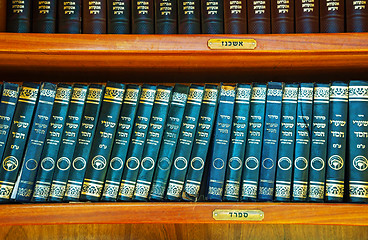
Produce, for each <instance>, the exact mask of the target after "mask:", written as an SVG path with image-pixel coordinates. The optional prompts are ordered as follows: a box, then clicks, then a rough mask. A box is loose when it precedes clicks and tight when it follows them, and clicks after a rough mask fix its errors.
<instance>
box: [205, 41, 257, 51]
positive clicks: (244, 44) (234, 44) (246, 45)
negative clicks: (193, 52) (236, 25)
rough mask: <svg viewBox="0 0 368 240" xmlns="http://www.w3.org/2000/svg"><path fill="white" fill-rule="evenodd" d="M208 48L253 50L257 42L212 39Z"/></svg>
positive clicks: (208, 43)
mask: <svg viewBox="0 0 368 240" xmlns="http://www.w3.org/2000/svg"><path fill="white" fill-rule="evenodd" d="M207 46H208V47H209V48H210V49H212V50H215V49H216V50H253V49H255V48H256V47H257V42H256V40H254V39H210V40H208V42H207Z"/></svg>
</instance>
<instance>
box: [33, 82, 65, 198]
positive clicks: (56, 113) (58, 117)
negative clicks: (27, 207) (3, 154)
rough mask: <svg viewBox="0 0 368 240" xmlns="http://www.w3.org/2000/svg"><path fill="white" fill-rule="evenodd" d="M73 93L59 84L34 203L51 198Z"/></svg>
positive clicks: (34, 191) (34, 190) (43, 149)
mask: <svg viewBox="0 0 368 240" xmlns="http://www.w3.org/2000/svg"><path fill="white" fill-rule="evenodd" d="M71 93H72V86H71V85H68V84H58V86H57V88H56V95H55V101H54V105H53V107H52V113H51V118H50V123H49V127H48V129H47V134H46V140H45V143H44V145H43V148H42V153H41V157H40V161H41V162H40V167H39V169H38V171H37V175H36V179H35V180H36V181H35V184H34V185H35V186H34V189H33V194H32V199H31V201H32V202H46V200H47V197H48V196H49V192H50V185H51V180H52V175H53V174H54V168H55V163H56V160H57V154H58V152H59V147H60V140H61V136H62V133H63V130H64V125H65V119H66V114H67V112H68V107H69V101H70V96H71ZM30 187H31V186H30Z"/></svg>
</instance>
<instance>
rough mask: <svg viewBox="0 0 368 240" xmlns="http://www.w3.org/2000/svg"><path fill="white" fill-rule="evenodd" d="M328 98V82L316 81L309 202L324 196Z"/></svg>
mask: <svg viewBox="0 0 368 240" xmlns="http://www.w3.org/2000/svg"><path fill="white" fill-rule="evenodd" d="M329 98H330V84H328V83H316V84H315V87H314V99H313V124H312V142H311V152H310V169H309V184H308V189H309V191H308V192H309V193H308V198H309V201H311V202H323V201H324V197H325V179H326V167H325V166H326V157H327V135H328V111H329Z"/></svg>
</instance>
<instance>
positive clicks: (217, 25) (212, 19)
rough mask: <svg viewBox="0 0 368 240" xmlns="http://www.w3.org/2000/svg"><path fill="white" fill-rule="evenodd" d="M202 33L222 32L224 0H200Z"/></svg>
mask: <svg viewBox="0 0 368 240" xmlns="http://www.w3.org/2000/svg"><path fill="white" fill-rule="evenodd" d="M201 9H202V16H201V17H202V33H205V34H221V33H224V1H223V0H201Z"/></svg>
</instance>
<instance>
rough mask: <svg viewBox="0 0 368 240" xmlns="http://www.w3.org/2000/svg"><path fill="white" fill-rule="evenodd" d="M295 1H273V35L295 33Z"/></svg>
mask: <svg viewBox="0 0 368 240" xmlns="http://www.w3.org/2000/svg"><path fill="white" fill-rule="evenodd" d="M294 3H295V1H294V0H271V24H272V26H271V29H272V33H283V34H284V33H294V32H295V30H294V29H295V28H294Z"/></svg>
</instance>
